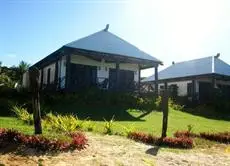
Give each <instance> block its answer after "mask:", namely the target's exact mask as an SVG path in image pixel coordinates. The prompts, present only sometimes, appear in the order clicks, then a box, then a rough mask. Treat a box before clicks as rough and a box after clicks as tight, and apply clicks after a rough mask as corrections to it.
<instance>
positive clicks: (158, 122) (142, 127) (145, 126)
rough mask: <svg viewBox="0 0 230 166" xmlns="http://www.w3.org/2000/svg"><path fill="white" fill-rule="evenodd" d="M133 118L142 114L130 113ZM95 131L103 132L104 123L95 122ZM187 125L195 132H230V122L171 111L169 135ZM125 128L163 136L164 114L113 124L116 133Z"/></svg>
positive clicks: (154, 113) (157, 113)
mask: <svg viewBox="0 0 230 166" xmlns="http://www.w3.org/2000/svg"><path fill="white" fill-rule="evenodd" d="M128 113H129V114H130V115H132V116H133V117H138V116H141V114H143V113H140V112H136V111H128ZM95 123H96V125H95V128H96V129H95V130H96V131H99V132H102V131H103V129H104V122H103V121H95ZM187 125H192V126H193V132H196V133H197V132H221V131H230V121H224V120H213V119H207V118H204V117H200V116H195V115H191V114H189V113H185V112H181V111H175V110H170V112H169V117H168V135H169V136H172V135H173V133H174V132H176V131H177V130H187ZM124 126H125V127H129V128H130V127H134V128H135V130H137V131H141V132H146V133H152V134H154V135H159V136H160V134H161V126H162V112H151V113H149V114H147V115H146V116H144V117H142V118H140V119H139V120H137V121H125V120H124V121H116V117H115V122H114V124H113V130H114V132H123V131H124V130H125V129H124Z"/></svg>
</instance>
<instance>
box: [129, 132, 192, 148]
mask: <svg viewBox="0 0 230 166" xmlns="http://www.w3.org/2000/svg"><path fill="white" fill-rule="evenodd" d="M128 138H130V139H133V140H135V141H140V142H143V143H147V144H153V145H163V146H168V147H173V148H186V149H188V148H192V147H193V140H192V139H190V138H186V137H184V138H169V137H166V138H163V139H162V138H160V137H156V136H153V135H151V134H145V133H141V132H131V133H129V134H128Z"/></svg>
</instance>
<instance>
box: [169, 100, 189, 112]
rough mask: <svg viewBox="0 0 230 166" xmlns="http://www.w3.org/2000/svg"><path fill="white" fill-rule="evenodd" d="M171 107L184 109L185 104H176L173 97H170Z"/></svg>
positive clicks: (178, 109)
mask: <svg viewBox="0 0 230 166" xmlns="http://www.w3.org/2000/svg"><path fill="white" fill-rule="evenodd" d="M169 107H170V108H172V109H174V110H177V111H183V110H184V107H185V106H184V105H179V104H176V103H175V101H174V100H173V99H172V98H169Z"/></svg>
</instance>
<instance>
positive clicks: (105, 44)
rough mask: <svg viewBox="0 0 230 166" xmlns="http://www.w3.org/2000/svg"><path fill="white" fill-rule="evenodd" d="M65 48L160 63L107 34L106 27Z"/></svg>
mask: <svg viewBox="0 0 230 166" xmlns="http://www.w3.org/2000/svg"><path fill="white" fill-rule="evenodd" d="M65 46H67V47H72V48H77V49H84V50H90V51H97V52H103V53H109V54H115V55H122V56H127V57H132V58H138V59H145V60H150V61H155V62H158V63H162V62H161V61H160V60H158V59H157V58H155V57H153V56H151V55H149V54H147V53H145V52H143V51H141V50H140V49H138V48H137V47H135V46H134V45H132V44H130V43H128V42H127V41H125V40H123V39H121V38H120V37H118V36H116V35H114V34H113V33H111V32H109V31H108V27H107V28H106V29H104V30H101V31H99V32H96V33H94V34H91V35H89V36H86V37H84V38H81V39H79V40H76V41H73V42H71V43H68V44H66V45H65Z"/></svg>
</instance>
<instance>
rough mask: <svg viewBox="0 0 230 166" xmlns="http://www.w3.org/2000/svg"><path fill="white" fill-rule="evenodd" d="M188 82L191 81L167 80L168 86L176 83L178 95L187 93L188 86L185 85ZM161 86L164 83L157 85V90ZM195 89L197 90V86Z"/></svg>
mask: <svg viewBox="0 0 230 166" xmlns="http://www.w3.org/2000/svg"><path fill="white" fill-rule="evenodd" d="M188 83H192V81H191V80H189V81H177V82H169V83H168V86H170V85H173V84H176V85H177V86H178V96H186V95H187V87H188V86H187V85H188ZM161 86H163V87H164V84H163V83H161V84H159V86H158V87H159V90H161V89H162V88H161ZM196 90H198V91H199V88H196Z"/></svg>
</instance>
